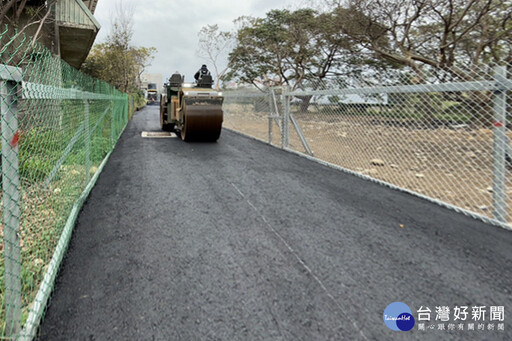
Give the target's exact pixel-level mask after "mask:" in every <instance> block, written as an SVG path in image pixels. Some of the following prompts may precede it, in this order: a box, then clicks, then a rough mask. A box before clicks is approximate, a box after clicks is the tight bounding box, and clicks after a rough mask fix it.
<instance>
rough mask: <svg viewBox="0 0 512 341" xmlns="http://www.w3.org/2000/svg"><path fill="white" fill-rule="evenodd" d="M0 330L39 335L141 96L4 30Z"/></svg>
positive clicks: (0, 52) (0, 50)
mask: <svg viewBox="0 0 512 341" xmlns="http://www.w3.org/2000/svg"><path fill="white" fill-rule="evenodd" d="M0 103H1V109H0V114H1V136H2V138H1V148H2V159H1V160H2V175H1V176H2V205H1V210H2V216H3V223H2V225H1V226H0V234H1V236H2V238H3V244H2V248H1V249H0V254H1V257H0V259H1V260H0V276H1V282H2V285H1V287H0V288H1V289H0V290H1V292H0V299H1V310H0V334H1V336H3V338H4V339H31V338H32V337H33V336H34V335H35V332H36V330H37V327H38V324H39V321H40V318H41V316H42V314H43V312H44V308H45V306H46V302H47V299H48V296H49V294H50V292H51V290H52V287H53V283H54V279H55V275H56V271H57V269H58V266H59V264H60V262H61V260H62V257H63V254H64V252H65V249H66V247H67V245H68V241H69V238H70V235H71V230H72V228H73V224H74V221H75V219H76V216H77V214H78V212H79V209H80V207H81V205H82V203H83V202H84V200H85V198H86V197H87V194H88V192H89V191H90V189H91V187H92V185H93V184H94V182H95V180H96V178H97V176H98V174H99V172H100V171H101V168H102V167H103V165H104V164H105V161H106V159H107V158H108V155H110V152H111V151H112V149H113V147H114V145H115V144H116V142H117V140H118V138H119V136H120V134H121V133H122V131H123V129H124V127H125V126H126V124H127V122H128V117H129V111H130V110H133V109H134V108H133V107H134V104H133V100H132V99H130V98H129V96H127V95H126V94H123V93H120V92H118V91H117V90H115V89H114V88H112V87H110V86H109V85H107V84H106V83H104V82H101V81H98V80H95V79H92V78H90V77H89V76H87V75H85V74H82V73H80V72H78V71H77V70H75V69H73V68H72V67H70V66H69V65H67V64H66V63H64V62H63V61H62V60H60V59H59V58H56V57H54V56H52V54H51V53H50V52H49V51H48V50H46V49H45V48H43V47H41V46H40V45H38V44H34V43H33V42H32V41H31V39H28V38H27V37H24V36H23V35H17V36H14V37H13V36H12V34H11V35H10V34H7V33H6V32H4V33H0Z"/></svg>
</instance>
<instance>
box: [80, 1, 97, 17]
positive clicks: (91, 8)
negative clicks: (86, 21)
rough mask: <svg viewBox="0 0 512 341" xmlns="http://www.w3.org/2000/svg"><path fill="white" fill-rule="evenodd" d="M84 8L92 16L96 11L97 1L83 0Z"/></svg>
mask: <svg viewBox="0 0 512 341" xmlns="http://www.w3.org/2000/svg"><path fill="white" fill-rule="evenodd" d="M83 1H84V4H85V6H87V8H88V9H89V11H91V13H92V14H94V11H95V10H96V5H97V4H98V0H83Z"/></svg>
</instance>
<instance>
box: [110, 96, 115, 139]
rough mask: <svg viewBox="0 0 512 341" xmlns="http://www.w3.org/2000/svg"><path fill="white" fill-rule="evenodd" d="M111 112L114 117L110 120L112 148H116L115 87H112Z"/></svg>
mask: <svg viewBox="0 0 512 341" xmlns="http://www.w3.org/2000/svg"><path fill="white" fill-rule="evenodd" d="M110 114H111V115H112V116H111V117H112V119H111V122H110V148H111V149H114V144H115V138H114V136H116V135H115V116H116V115H115V104H114V88H112V87H111V88H110Z"/></svg>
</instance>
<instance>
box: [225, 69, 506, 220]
mask: <svg viewBox="0 0 512 341" xmlns="http://www.w3.org/2000/svg"><path fill="white" fill-rule="evenodd" d="M510 69H511V67H510V66H508V68H507V67H488V66H485V67H482V68H473V69H471V70H462V69H457V70H449V71H436V72H435V73H434V72H432V73H430V74H425V75H423V77H422V78H418V76H417V74H415V73H413V72H411V70H403V69H401V70H391V71H388V72H382V71H380V72H376V71H371V70H366V71H365V72H361V73H360V74H359V75H358V76H357V77H351V78H345V79H331V80H328V81H323V82H317V83H311V84H309V85H307V86H305V87H303V88H302V89H300V90H295V91H285V92H284V98H285V101H284V102H283V105H282V106H283V115H282V120H281V121H282V122H283V123H284V124H285V125H287V126H288V129H287V131H288V132H289V133H288V136H285V140H286V141H285V142H284V143H283V146H284V147H287V148H290V149H292V150H296V151H299V152H303V153H308V154H312V155H314V156H315V157H317V158H319V159H321V160H324V161H327V162H330V163H333V164H336V165H339V166H341V167H344V168H346V169H349V170H351V171H354V172H357V173H360V174H364V175H367V176H369V177H372V178H375V179H378V180H382V181H384V182H386V183H389V184H392V185H395V186H397V187H400V188H403V189H407V190H409V191H412V192H416V193H419V194H421V195H424V196H427V197H430V198H433V199H435V200H439V201H441V202H443V203H447V204H450V205H453V206H456V207H458V208H461V209H463V210H464V211H465V212H472V213H471V214H474V215H475V216H476V215H479V216H485V217H489V218H495V219H497V220H498V221H501V222H503V223H506V224H507V223H509V222H511V221H512V216H510V207H511V205H512V201H511V198H510V197H511V195H510V194H512V187H510V185H511V184H512V183H511V181H512V177H511V171H512V151H511V147H510V145H509V140H510V138H511V137H512V133H510V131H509V130H508V129H506V124H507V122H506V118H507V113H508V114H510V106H507V98H508V99H509V100H510V96H508V97H507V95H510V90H511V89H512V85H511V84H512V83H511V82H510V77H508V78H507V70H510ZM238 96H241V95H240V94H239V95H238ZM232 115H233V116H235V115H236V116H238V117H239V119H240V120H239V121H238V122H237V125H236V127H234V128H235V129H240V130H241V131H244V132H246V133H248V134H254V136H258V137H260V138H261V139H265V137H261V136H262V134H264V133H265V132H266V129H264V128H263V125H262V124H261V125H260V130H259V131H258V132H257V133H253V132H252V131H254V130H255V126H254V124H252V122H251V123H250V124H249V123H247V124H246V125H244V122H243V121H242V119H243V118H246V117H247V116H246V115H247V114H246V113H243V112H242V111H239V112H236V113H235V114H232ZM261 117H263V115H261ZM260 120H261V119H260ZM247 121H249V119H248V118H247ZM247 126H251V127H253V128H252V129H251V130H249V129H247ZM283 131H286V130H285V129H283ZM256 134H257V135H256ZM507 213H508V214H507Z"/></svg>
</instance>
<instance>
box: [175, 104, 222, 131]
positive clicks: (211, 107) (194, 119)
mask: <svg viewBox="0 0 512 341" xmlns="http://www.w3.org/2000/svg"><path fill="white" fill-rule="evenodd" d="M221 130H222V98H218V99H196V98H191V99H188V98H187V99H185V101H184V105H183V127H182V129H181V138H182V139H183V140H184V141H217V140H218V139H219V136H220V132H221Z"/></svg>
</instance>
